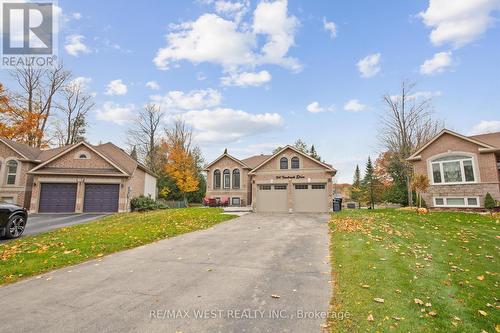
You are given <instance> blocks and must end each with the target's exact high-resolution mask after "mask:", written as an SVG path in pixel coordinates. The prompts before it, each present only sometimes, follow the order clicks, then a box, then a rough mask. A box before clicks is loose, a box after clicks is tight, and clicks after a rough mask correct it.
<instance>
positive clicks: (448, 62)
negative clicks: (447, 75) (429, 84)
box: [420, 51, 453, 75]
mask: <svg viewBox="0 0 500 333" xmlns="http://www.w3.org/2000/svg"><path fill="white" fill-rule="evenodd" d="M452 65H453V58H452V53H451V51H448V52H439V53H436V54H434V56H433V57H432V58H431V59H428V60H426V61H424V63H423V64H422V65H421V66H420V74H423V75H435V74H439V73H442V72H444V71H445V70H446V69H449V68H450V67H451V66H452Z"/></svg>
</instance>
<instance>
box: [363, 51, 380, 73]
mask: <svg viewBox="0 0 500 333" xmlns="http://www.w3.org/2000/svg"><path fill="white" fill-rule="evenodd" d="M381 58H382V55H381V54H380V53H374V54H370V55H368V56H366V57H364V58H363V59H361V60H359V61H358V63H357V67H358V70H359V73H360V74H361V77H363V78H371V77H374V76H375V75H377V74H378V73H379V72H380V70H381V66H380V61H381Z"/></svg>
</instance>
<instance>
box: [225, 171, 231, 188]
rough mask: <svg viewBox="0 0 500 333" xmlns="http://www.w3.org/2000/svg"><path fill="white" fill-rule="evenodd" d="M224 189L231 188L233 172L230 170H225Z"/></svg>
mask: <svg viewBox="0 0 500 333" xmlns="http://www.w3.org/2000/svg"><path fill="white" fill-rule="evenodd" d="M223 175H224V188H231V172H230V171H229V169H226V170H224V172H223Z"/></svg>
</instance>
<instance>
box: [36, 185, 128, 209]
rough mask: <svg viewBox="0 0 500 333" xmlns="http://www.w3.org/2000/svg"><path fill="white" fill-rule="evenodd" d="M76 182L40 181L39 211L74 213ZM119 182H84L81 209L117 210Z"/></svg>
mask: <svg viewBox="0 0 500 333" xmlns="http://www.w3.org/2000/svg"><path fill="white" fill-rule="evenodd" d="M76 193H77V184H74V183H42V184H41V188H40V205H39V207H38V211H39V212H40V213H74V212H75V206H76ZM119 193H120V185H119V184H85V195H84V199H83V211H84V212H85V213H90V212H99V213H100V212H117V211H118V199H119Z"/></svg>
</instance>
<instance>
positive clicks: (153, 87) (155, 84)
mask: <svg viewBox="0 0 500 333" xmlns="http://www.w3.org/2000/svg"><path fill="white" fill-rule="evenodd" d="M146 87H148V88H149V89H151V90H158V89H160V85H159V84H158V82H156V81H148V82H146Z"/></svg>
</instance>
